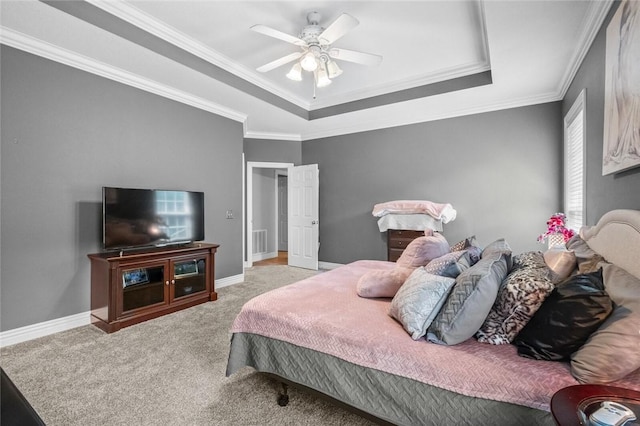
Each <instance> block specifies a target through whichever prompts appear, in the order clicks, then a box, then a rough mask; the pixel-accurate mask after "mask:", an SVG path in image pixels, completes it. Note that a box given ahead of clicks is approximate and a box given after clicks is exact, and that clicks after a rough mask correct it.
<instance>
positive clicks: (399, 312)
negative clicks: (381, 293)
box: [389, 268, 455, 340]
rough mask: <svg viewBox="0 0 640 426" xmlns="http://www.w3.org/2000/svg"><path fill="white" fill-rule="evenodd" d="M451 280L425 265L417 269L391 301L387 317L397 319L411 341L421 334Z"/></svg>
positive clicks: (433, 315)
mask: <svg viewBox="0 0 640 426" xmlns="http://www.w3.org/2000/svg"><path fill="white" fill-rule="evenodd" d="M454 282H455V280H454V279H453V278H447V277H440V276H438V275H433V274H429V273H428V272H426V271H425V270H424V268H418V269H416V270H415V271H413V273H412V274H411V275H410V276H409V278H408V279H407V281H406V282H405V283H404V284H403V285H402V287H400V290H398V293H397V294H396V296H395V297H394V298H393V300H392V301H391V306H390V307H389V316H391V317H392V318H395V319H396V320H398V322H400V324H402V326H403V327H404V329H405V330H406V331H407V332H408V333H409V334H410V335H411V338H412V339H413V340H418V339H420V338H421V337H424V335H425V334H426V333H427V328H428V327H429V325H430V324H431V321H433V318H434V317H435V316H436V314H437V313H438V311H440V308H441V307H442V304H443V303H444V301H445V299H446V298H447V295H448V294H449V290H451V287H452V286H453V283H454Z"/></svg>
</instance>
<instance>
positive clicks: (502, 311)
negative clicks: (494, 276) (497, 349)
mask: <svg viewBox="0 0 640 426" xmlns="http://www.w3.org/2000/svg"><path fill="white" fill-rule="evenodd" d="M551 291H553V283H552V282H551V281H550V280H549V268H548V267H547V265H546V264H545V261H544V258H543V257H542V253H540V252H539V251H531V252H526V253H522V254H519V255H517V256H514V257H513V268H512V270H511V272H509V275H507V277H506V278H505V279H504V281H502V284H501V285H500V289H499V290H498V297H497V298H496V302H495V303H494V304H493V307H492V308H491V312H489V315H488V316H487V318H486V319H485V320H484V323H483V324H482V327H481V328H480V330H478V332H477V333H476V338H477V339H478V341H480V342H483V343H491V344H493V345H503V344H507V343H511V342H512V341H513V339H514V338H515V337H516V336H517V335H518V333H519V332H520V330H522V329H523V328H524V326H525V325H526V324H527V323H528V322H529V320H531V317H533V315H534V314H535V313H536V311H537V310H538V309H539V308H540V306H541V305H542V302H544V300H545V299H546V298H547V296H548V295H549V293H551Z"/></svg>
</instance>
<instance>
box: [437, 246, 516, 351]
mask: <svg viewBox="0 0 640 426" xmlns="http://www.w3.org/2000/svg"><path fill="white" fill-rule="evenodd" d="M510 257H511V255H507V254H506V253H499V252H493V253H490V254H488V255H487V256H485V257H483V258H482V259H480V260H479V261H478V263H476V264H475V265H473V266H472V267H470V268H469V269H467V270H465V271H463V272H462V273H461V274H460V275H459V276H458V278H456V283H455V285H454V286H453V289H452V290H451V294H449V297H447V300H446V302H445V304H444V306H443V307H442V309H441V310H440V312H439V313H438V315H437V316H436V318H435V319H434V321H433V322H432V323H431V326H430V327H429V330H428V333H427V338H428V339H429V340H430V341H432V342H435V343H440V344H446V345H455V344H458V343H461V342H464V341H465V340H467V339H469V338H470V337H472V336H473V335H474V334H475V333H476V331H478V329H480V327H481V326H482V323H483V322H484V319H485V318H486V317H487V315H488V314H489V311H490V310H491V307H492V306H493V302H494V301H495V299H496V295H497V294H498V287H500V283H501V282H502V280H503V279H504V277H506V276H507V272H508V270H509V268H508V267H507V263H508V262H507V258H510Z"/></svg>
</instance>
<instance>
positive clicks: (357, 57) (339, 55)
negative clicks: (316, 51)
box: [329, 48, 382, 65]
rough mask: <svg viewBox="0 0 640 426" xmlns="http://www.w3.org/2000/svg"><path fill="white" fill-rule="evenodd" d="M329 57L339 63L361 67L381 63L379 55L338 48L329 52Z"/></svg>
mask: <svg viewBox="0 0 640 426" xmlns="http://www.w3.org/2000/svg"><path fill="white" fill-rule="evenodd" d="M329 56H331V57H332V58H334V59H338V60H341V61H347V62H355V63H356V64H362V65H378V64H379V63H380V62H381V61H382V56H380V55H374V54H372V53H364V52H356V51H355V50H348V49H338V48H333V49H331V50H329Z"/></svg>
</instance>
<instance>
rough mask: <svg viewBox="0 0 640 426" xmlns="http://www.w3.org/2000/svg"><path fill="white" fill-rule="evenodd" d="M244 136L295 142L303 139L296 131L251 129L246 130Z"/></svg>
mask: <svg viewBox="0 0 640 426" xmlns="http://www.w3.org/2000/svg"><path fill="white" fill-rule="evenodd" d="M244 137H245V138H247V139H266V140H277V141H294V142H301V141H302V136H300V135H299V134H295V133H275V132H273V133H272V132H253V131H250V130H245V132H244Z"/></svg>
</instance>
